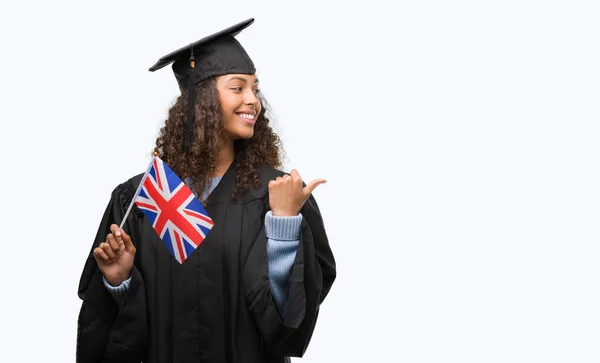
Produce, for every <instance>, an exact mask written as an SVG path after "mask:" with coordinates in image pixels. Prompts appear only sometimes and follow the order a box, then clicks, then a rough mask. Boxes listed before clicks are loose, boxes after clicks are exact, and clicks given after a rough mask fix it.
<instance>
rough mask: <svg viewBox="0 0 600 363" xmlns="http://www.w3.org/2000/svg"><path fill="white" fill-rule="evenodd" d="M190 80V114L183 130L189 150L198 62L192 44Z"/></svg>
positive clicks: (184, 147) (186, 149)
mask: <svg viewBox="0 0 600 363" xmlns="http://www.w3.org/2000/svg"><path fill="white" fill-rule="evenodd" d="M190 51H191V55H190V67H191V71H190V80H189V84H188V96H189V97H188V115H187V121H186V124H185V129H184V132H183V150H184V152H186V153H187V152H188V151H189V150H190V146H191V143H192V134H193V133H194V121H195V119H196V112H195V105H196V62H195V58H194V48H193V47H192V45H191V44H190Z"/></svg>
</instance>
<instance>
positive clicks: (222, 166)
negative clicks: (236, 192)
mask: <svg viewBox="0 0 600 363" xmlns="http://www.w3.org/2000/svg"><path fill="white" fill-rule="evenodd" d="M234 157H235V151H234V147H233V140H221V149H220V150H219V157H218V159H217V170H215V171H214V172H213V173H212V174H211V177H220V176H223V174H225V172H226V171H227V169H229V166H230V165H231V163H232V162H233V159H234Z"/></svg>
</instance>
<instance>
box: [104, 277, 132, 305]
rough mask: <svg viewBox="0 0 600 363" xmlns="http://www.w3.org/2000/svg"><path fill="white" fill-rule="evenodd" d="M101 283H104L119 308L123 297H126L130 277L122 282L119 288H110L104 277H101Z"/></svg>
mask: <svg viewBox="0 0 600 363" xmlns="http://www.w3.org/2000/svg"><path fill="white" fill-rule="evenodd" d="M102 282H103V283H104V286H105V287H106V289H107V290H108V291H109V292H110V294H111V295H112V296H113V297H114V298H115V300H116V301H117V304H118V305H119V306H121V305H122V304H123V301H124V300H125V296H126V295H127V290H128V289H129V283H130V282H131V277H129V278H128V279H127V280H125V281H123V282H122V283H121V285H119V286H112V285H111V284H109V283H108V281H106V279H105V278H104V276H102Z"/></svg>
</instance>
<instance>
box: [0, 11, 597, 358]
mask: <svg viewBox="0 0 600 363" xmlns="http://www.w3.org/2000/svg"><path fill="white" fill-rule="evenodd" d="M0 4H1V5H0V40H1V43H0V52H1V53H0V54H1V57H0V62H1V63H0V65H1V67H0V93H1V94H0V100H1V101H0V102H1V105H0V120H1V121H2V128H1V135H2V138H1V140H2V141H1V142H0V147H1V149H0V150H1V155H2V162H3V166H4V167H3V172H2V176H3V177H2V178H1V180H2V181H1V183H2V184H1V189H0V190H1V191H2V195H1V197H0V200H1V202H0V205H1V207H2V208H1V209H2V230H3V232H4V233H3V237H2V250H1V254H2V262H1V263H0V279H1V281H0V283H1V285H0V286H1V287H2V290H1V291H2V293H1V298H0V332H1V337H0V355H1V358H0V360H1V361H3V362H4V361H5V362H36V361H53V362H74V361H75V339H76V319H77V315H78V312H79V307H80V304H81V302H80V300H79V299H78V297H77V285H78V282H79V277H80V273H81V270H82V268H83V263H84V260H85V258H86V256H87V254H88V252H89V249H90V246H91V243H92V240H93V238H94V235H95V233H96V228H97V226H98V223H99V222H100V218H101V216H102V213H103V211H104V208H105V206H106V203H107V202H108V200H109V196H110V192H111V191H112V189H113V188H114V187H115V186H116V185H117V184H119V183H120V182H122V181H124V180H126V179H127V178H129V177H130V176H131V175H133V174H137V173H139V172H142V171H143V170H144V169H145V167H146V165H147V161H148V155H149V153H150V152H151V151H152V148H153V146H154V140H155V137H156V136H157V132H158V129H159V127H160V125H161V124H162V122H163V121H164V119H165V116H166V112H167V110H168V108H169V106H170V105H171V104H172V102H173V101H174V99H175V97H176V95H177V92H178V91H177V85H176V82H175V78H174V77H173V75H172V73H171V70H170V68H164V69H163V70H161V71H158V72H155V73H151V72H148V68H149V67H150V66H151V65H153V64H154V62H155V61H156V60H157V59H158V58H159V57H161V56H163V55H165V54H167V53H169V52H171V51H172V50H175V49H177V48H179V47H181V46H184V45H186V44H189V43H190V42H193V41H195V40H197V39H199V38H201V37H203V36H205V35H208V34H210V33H213V32H215V31H218V30H220V29H223V28H225V27H228V26H230V25H233V24H235V23H237V22H239V21H242V20H244V19H246V18H249V17H254V18H256V22H255V23H254V24H253V25H252V26H251V27H250V28H248V29H246V30H245V31H244V32H243V33H242V34H240V36H239V37H238V39H239V40H240V41H241V42H242V44H243V45H244V47H245V48H246V49H247V51H248V53H249V54H250V55H251V56H252V58H253V59H254V62H255V64H256V65H257V67H258V69H259V71H258V73H259V78H260V80H261V84H262V90H263V92H264V93H265V95H266V97H267V98H268V100H269V102H270V103H271V105H272V107H273V111H274V112H275V114H276V116H277V120H276V121H277V123H276V129H277V130H278V131H280V132H281V136H282V138H283V141H284V146H285V150H286V152H287V155H288V160H287V163H286V166H285V169H286V170H289V169H290V168H292V167H294V168H297V169H298V170H299V172H300V174H301V175H302V176H303V178H304V179H305V181H310V180H312V179H314V178H318V177H325V178H327V179H328V181H329V182H328V184H325V185H322V186H320V187H318V188H317V190H316V191H315V193H314V194H315V197H316V198H317V200H318V202H319V204H320V207H321V209H322V212H323V214H324V218H325V222H326V228H327V231H328V234H329V237H330V241H331V246H332V248H333V250H334V252H335V256H336V259H337V263H338V279H337V281H336V283H335V284H334V286H333V289H332V290H331V294H330V296H329V298H328V299H327V300H326V302H325V304H324V305H323V307H322V312H321V316H320V320H319V323H318V326H317V329H316V332H315V334H314V336H313V340H312V342H311V345H310V346H309V349H308V351H307V353H306V355H305V358H304V359H302V360H296V361H302V362H305V363H308V362H410V363H421V362H436V363H437V362H461V363H465V362H598V361H600V343H599V339H600V293H599V289H598V287H599V282H598V279H599V276H600V275H599V272H600V265H599V263H598V259H599V252H600V247H599V245H598V242H599V238H598V237H599V231H598V228H599V224H598V220H599V218H600V192H599V186H600V172H599V168H598V155H600V154H599V152H600V142H599V137H600V126H599V116H600V110H599V106H598V99H599V96H600V66H599V65H600V52H599V47H598V37H599V35H600V25H599V21H598V19H599V18H600V11H599V10H600V8H599V7H598V5H596V4H597V2H596V3H595V2H593V1H588V2H584V1H573V0H571V1H524V0H521V1H453V2H449V1H404V2H391V1H390V2H389V3H386V2H383V1H363V2H361V3H352V2H349V1H338V2H333V1H330V2H328V1H302V2H283V1H272V2H269V3H266V2H251V1H244V2H241V1H238V2H233V1H213V2H206V1H203V2H200V1H194V2H191V1H190V2H182V1H169V2H167V1H161V2H158V1H103V2H83V1H66V0H60V1H24V0H23V1H19V2H17V1H11V2H9V1H7V0H2V2H1V3H0ZM393 6H395V7H393Z"/></svg>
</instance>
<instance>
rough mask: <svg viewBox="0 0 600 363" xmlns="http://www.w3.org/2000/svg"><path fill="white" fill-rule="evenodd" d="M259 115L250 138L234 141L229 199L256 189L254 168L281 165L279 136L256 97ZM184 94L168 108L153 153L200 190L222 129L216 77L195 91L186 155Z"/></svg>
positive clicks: (214, 164) (214, 157) (215, 155)
mask: <svg viewBox="0 0 600 363" xmlns="http://www.w3.org/2000/svg"><path fill="white" fill-rule="evenodd" d="M259 99H260V102H261V105H262V107H261V112H260V114H259V115H258V118H257V119H256V123H255V124H254V135H253V136H252V137H251V138H250V139H247V140H243V139H240V140H235V141H234V149H235V160H234V161H233V162H234V163H237V165H236V167H237V177H236V189H235V190H234V191H233V193H232V196H231V197H232V199H234V200H235V199H236V196H237V195H243V194H245V193H246V192H247V191H248V189H249V188H250V182H252V184H253V186H254V187H255V188H259V187H260V186H261V185H260V179H259V175H258V168H259V167H260V165H261V164H266V165H268V166H271V167H273V168H278V167H280V166H281V164H282V162H281V159H282V157H283V154H284V151H283V147H282V143H281V140H280V138H279V136H278V135H277V134H276V133H275V132H274V131H273V129H272V128H271V126H270V125H269V123H270V120H269V118H268V117H267V115H266V113H267V111H268V108H269V107H268V104H267V102H266V99H265V98H264V96H262V94H259ZM187 100H188V93H187V90H183V91H182V93H181V95H180V96H179V97H177V100H176V101H175V104H174V105H173V106H172V107H171V108H170V109H169V113H168V118H167V120H166V121H165V125H164V126H163V127H162V128H161V129H160V132H159V136H158V138H157V139H156V147H155V148H154V151H155V152H157V153H158V156H159V157H160V158H161V159H162V160H163V161H164V162H165V163H167V164H168V165H169V166H170V167H171V169H172V170H173V171H174V172H175V173H176V174H177V175H178V176H179V177H181V178H182V179H185V178H190V179H191V180H192V185H191V187H192V189H194V190H196V191H201V190H204V188H205V187H206V185H207V184H208V182H209V179H210V174H211V173H212V172H214V171H215V170H216V168H217V161H218V156H219V140H220V136H221V133H222V132H223V130H224V126H223V118H222V112H221V104H220V102H219V94H218V91H217V87H216V78H215V77H213V78H209V79H207V80H205V81H203V82H202V83H201V84H199V85H198V86H197V88H196V105H195V110H196V121H195V124H194V130H193V135H192V144H191V147H190V150H189V152H188V153H184V151H183V135H184V127H185V122H186V120H187V109H188V106H187V104H188V102H187Z"/></svg>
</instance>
